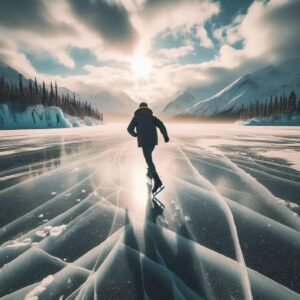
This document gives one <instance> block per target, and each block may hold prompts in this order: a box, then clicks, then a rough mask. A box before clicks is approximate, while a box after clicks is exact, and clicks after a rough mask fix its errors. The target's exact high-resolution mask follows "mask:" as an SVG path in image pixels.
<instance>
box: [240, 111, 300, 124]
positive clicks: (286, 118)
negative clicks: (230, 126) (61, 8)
mask: <svg viewBox="0 0 300 300" xmlns="http://www.w3.org/2000/svg"><path fill="white" fill-rule="evenodd" d="M238 124H239V125H243V126H300V114H297V115H277V116H273V117H269V118H253V119H250V120H247V121H242V122H240V121H239V122H238Z"/></svg>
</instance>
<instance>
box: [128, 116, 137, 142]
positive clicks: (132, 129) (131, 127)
mask: <svg viewBox="0 0 300 300" xmlns="http://www.w3.org/2000/svg"><path fill="white" fill-rule="evenodd" d="M135 128H136V118H135V117H133V118H132V120H131V122H130V123H129V125H128V127H127V131H128V132H129V134H130V135H132V136H133V137H137V133H136V131H135Z"/></svg>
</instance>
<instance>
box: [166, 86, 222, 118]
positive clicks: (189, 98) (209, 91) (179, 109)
mask: <svg viewBox="0 0 300 300" xmlns="http://www.w3.org/2000/svg"><path fill="white" fill-rule="evenodd" d="M224 86H225V84H214V85H212V86H210V87H206V88H199V87H189V88H187V89H186V90H185V91H183V92H182V91H181V92H177V93H176V94H175V95H173V96H172V97H171V98H170V99H169V100H168V101H166V103H165V104H164V107H163V108H162V109H161V112H162V114H164V115H165V116H175V115H178V114H182V113H183V112H185V110H187V109H189V108H190V107H191V106H193V105H194V104H196V103H197V102H199V100H200V99H203V100H204V99H207V98H209V97H211V96H213V95H214V94H215V93H216V92H218V91H219V90H220V89H221V88H223V87H224Z"/></svg>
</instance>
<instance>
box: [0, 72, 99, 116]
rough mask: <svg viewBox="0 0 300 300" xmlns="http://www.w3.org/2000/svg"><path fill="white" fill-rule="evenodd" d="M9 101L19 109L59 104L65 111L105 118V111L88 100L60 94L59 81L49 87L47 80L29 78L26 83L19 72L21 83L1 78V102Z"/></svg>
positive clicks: (74, 114)
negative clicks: (40, 81) (83, 100)
mask: <svg viewBox="0 0 300 300" xmlns="http://www.w3.org/2000/svg"><path fill="white" fill-rule="evenodd" d="M4 103H8V104H11V105H12V106H13V107H14V108H16V109H18V110H20V109H21V110H22V109H26V108H27V107H28V106H30V105H44V106H58V107H60V108H61V109H62V110H63V112H65V113H67V114H69V115H71V116H78V117H81V118H82V117H84V116H88V117H92V118H95V119H98V120H103V113H102V112H99V111H98V110H97V109H95V108H93V107H92V105H91V104H90V103H88V102H87V101H85V102H82V101H79V100H78V99H76V96H75V94H73V95H70V94H68V93H67V94H63V95H59V94H58V91H57V83H56V82H55V84H54V86H53V84H52V82H51V84H50V88H47V87H46V85H45V82H43V84H42V85H41V84H39V83H38V82H37V80H36V78H35V79H34V80H31V79H29V81H28V82H26V84H24V81H23V78H22V75H21V74H19V84H14V83H12V82H8V81H7V80H5V77H4V76H2V77H1V78H0V104H4Z"/></svg>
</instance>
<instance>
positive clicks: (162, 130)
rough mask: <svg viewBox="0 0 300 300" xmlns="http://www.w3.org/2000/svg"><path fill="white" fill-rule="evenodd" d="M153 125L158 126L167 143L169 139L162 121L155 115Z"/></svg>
mask: <svg viewBox="0 0 300 300" xmlns="http://www.w3.org/2000/svg"><path fill="white" fill-rule="evenodd" d="M155 126H156V127H158V128H159V130H160V132H161V134H162V135H163V137H164V140H165V142H166V143H167V142H168V141H169V136H168V132H167V129H166V126H165V125H164V123H163V122H162V121H161V120H160V119H158V118H156V117H155Z"/></svg>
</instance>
